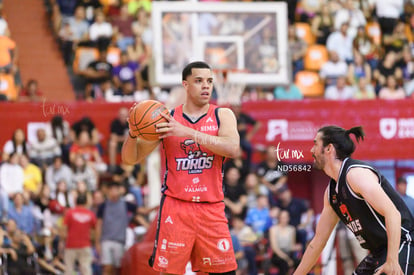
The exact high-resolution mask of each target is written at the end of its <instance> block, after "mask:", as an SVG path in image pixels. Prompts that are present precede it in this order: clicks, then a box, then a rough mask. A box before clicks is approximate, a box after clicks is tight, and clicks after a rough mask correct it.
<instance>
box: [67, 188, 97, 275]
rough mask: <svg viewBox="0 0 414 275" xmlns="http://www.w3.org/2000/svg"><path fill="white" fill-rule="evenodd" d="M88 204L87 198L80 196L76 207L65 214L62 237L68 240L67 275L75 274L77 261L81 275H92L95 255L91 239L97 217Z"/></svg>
mask: <svg viewBox="0 0 414 275" xmlns="http://www.w3.org/2000/svg"><path fill="white" fill-rule="evenodd" d="M86 204H87V198H86V196H84V195H80V196H78V197H77V199H76V207H75V208H73V209H70V210H68V211H67V212H66V213H65V217H64V221H63V224H64V227H63V236H62V237H63V238H64V239H66V242H65V252H64V254H65V256H64V259H65V265H66V273H67V274H73V272H74V271H75V262H76V261H77V262H78V263H79V270H80V272H81V274H84V275H91V274H92V270H91V266H92V259H93V255H92V244H91V241H90V237H91V235H93V234H94V233H95V226H96V215H95V214H94V213H93V212H92V211H91V210H89V209H88V208H87V207H86Z"/></svg>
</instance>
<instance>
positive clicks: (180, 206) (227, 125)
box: [122, 62, 240, 275]
mask: <svg viewBox="0 0 414 275" xmlns="http://www.w3.org/2000/svg"><path fill="white" fill-rule="evenodd" d="M182 84H183V86H184V88H185V90H186V94H187V98H186V101H185V103H184V104H183V105H181V106H179V107H177V108H175V109H174V110H172V111H171V112H170V116H165V117H166V119H167V120H168V122H163V123H159V124H157V125H156V127H157V131H158V132H159V133H160V141H161V143H162V145H163V147H164V152H165V157H166V173H165V177H164V183H163V187H162V193H163V196H162V198H161V203H160V211H159V216H158V229H157V235H156V240H155V245H154V251H153V254H152V256H151V259H150V265H151V266H152V267H153V268H154V269H155V270H157V271H160V272H161V274H164V275H172V274H184V273H185V267H186V264H187V262H188V261H191V263H192V269H193V271H202V272H206V273H209V274H222V275H234V274H236V273H235V270H236V269H237V264H236V260H235V258H234V252H233V245H232V242H231V237H230V233H229V229H228V224H227V219H226V217H225V215H224V202H223V198H224V195H223V182H222V176H223V175H222V165H223V160H224V159H225V158H226V157H229V158H233V157H236V156H237V154H238V151H239V146H240V144H239V135H238V132H237V126H236V125H237V124H236V118H235V116H234V114H233V112H232V111H231V110H230V109H228V108H218V107H217V106H215V105H212V104H210V103H209V101H210V97H211V93H212V90H213V77H212V72H211V69H210V67H209V65H208V64H206V63H204V62H193V63H190V64H188V65H187V66H186V67H185V68H184V70H183V72H182ZM158 144H159V141H155V142H149V141H144V140H142V139H139V138H138V139H136V138H133V134H131V135H130V137H128V138H127V140H126V141H125V143H124V145H123V148H122V159H123V161H124V162H126V163H128V164H135V163H138V162H140V161H141V160H143V159H144V158H145V157H146V156H147V155H148V154H149V153H150V152H151V151H152V150H153V149H155V148H156V146H157V145H158Z"/></svg>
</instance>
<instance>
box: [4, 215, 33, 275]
mask: <svg viewBox="0 0 414 275" xmlns="http://www.w3.org/2000/svg"><path fill="white" fill-rule="evenodd" d="M6 228H7V242H6V243H5V244H4V247H5V248H10V249H13V250H14V253H12V255H13V256H12V257H11V259H8V261H7V273H8V274H9V275H21V274H28V275H29V274H36V273H35V264H34V258H33V253H34V252H35V247H34V246H33V243H32V242H31V241H30V238H29V236H27V235H26V234H25V233H24V232H22V231H21V230H19V229H17V225H16V221H15V220H9V221H8V222H7V225H6ZM14 256H15V257H14Z"/></svg>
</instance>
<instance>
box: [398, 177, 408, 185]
mask: <svg viewBox="0 0 414 275" xmlns="http://www.w3.org/2000/svg"><path fill="white" fill-rule="evenodd" d="M401 183H404V184H407V179H406V178H404V177H399V178H398V180H397V184H401Z"/></svg>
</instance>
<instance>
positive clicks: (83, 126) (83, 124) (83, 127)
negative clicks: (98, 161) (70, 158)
mask: <svg viewBox="0 0 414 275" xmlns="http://www.w3.org/2000/svg"><path fill="white" fill-rule="evenodd" d="M82 131H87V132H88V134H89V138H90V139H91V141H92V144H94V145H97V146H98V144H99V131H98V129H97V128H96V126H95V124H94V123H93V121H92V120H91V119H90V118H89V117H87V116H85V117H83V118H82V119H81V120H79V121H76V122H74V123H73V124H72V129H71V131H70V135H71V140H73V141H76V140H77V139H78V138H79V135H80V133H81V132H82Z"/></svg>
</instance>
